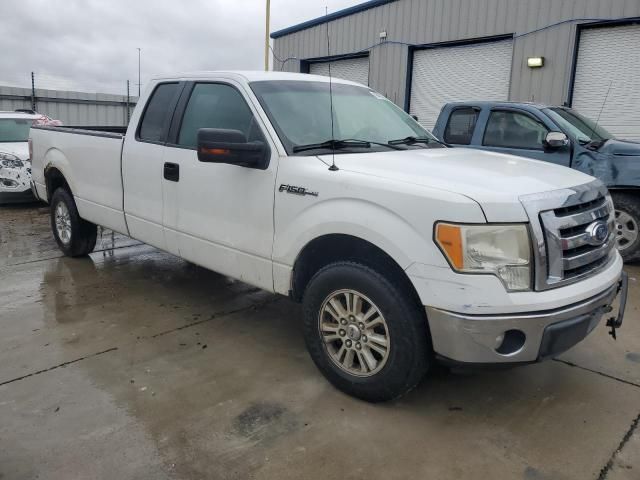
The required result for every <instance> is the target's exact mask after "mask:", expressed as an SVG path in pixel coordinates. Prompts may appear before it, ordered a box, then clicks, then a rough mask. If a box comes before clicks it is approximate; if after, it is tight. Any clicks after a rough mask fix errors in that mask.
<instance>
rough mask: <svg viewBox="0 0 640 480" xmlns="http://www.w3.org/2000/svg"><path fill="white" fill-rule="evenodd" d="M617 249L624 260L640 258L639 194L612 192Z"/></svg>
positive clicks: (631, 260) (629, 260)
mask: <svg viewBox="0 0 640 480" xmlns="http://www.w3.org/2000/svg"><path fill="white" fill-rule="evenodd" d="M612 197H613V204H614V206H615V212H616V223H615V228H616V235H618V250H619V251H620V255H622V258H623V259H624V261H625V262H633V261H638V260H640V196H635V195H631V194H628V193H615V192H614V193H613V194H612Z"/></svg>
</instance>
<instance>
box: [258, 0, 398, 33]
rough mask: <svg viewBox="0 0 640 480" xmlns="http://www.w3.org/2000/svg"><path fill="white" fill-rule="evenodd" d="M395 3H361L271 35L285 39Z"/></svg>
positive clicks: (387, 0) (378, 0) (374, 0)
mask: <svg viewBox="0 0 640 480" xmlns="http://www.w3.org/2000/svg"><path fill="white" fill-rule="evenodd" d="M395 1H396V0H369V1H368V2H364V3H360V4H358V5H354V6H353V7H349V8H344V9H342V10H338V11H337V12H333V13H330V14H328V15H324V16H322V17H318V18H314V19H312V20H307V21H306V22H302V23H298V24H297V25H292V26H291V27H287V28H283V29H282V30H278V31H276V32H273V33H272V34H271V38H280V37H284V36H285V35H289V34H290V33H295V32H299V31H300V30H306V29H307V28H311V27H315V26H316V25H322V24H323V23H327V22H330V21H332V20H337V19H339V18H343V17H348V16H349V15H353V14H354V13H359V12H364V11H365V10H369V9H370V8H375V7H380V6H382V5H386V4H387V3H391V2H395Z"/></svg>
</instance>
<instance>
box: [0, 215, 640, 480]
mask: <svg viewBox="0 0 640 480" xmlns="http://www.w3.org/2000/svg"><path fill="white" fill-rule="evenodd" d="M0 225H1V226H2V228H1V229H0V329H1V332H2V335H0V478H7V479H31V478H36V477H39V478H47V479H70V478H83V479H84V478H118V479H129V478H131V479H147V478H154V479H162V478H179V479H190V478H194V479H195V478H198V479H200V478H238V479H240V478H269V479H282V478H291V479H300V478H323V479H333V478H335V479H344V478H363V477H367V478H369V479H375V478H398V479H404V478H434V479H458V478H523V479H528V480H531V479H588V478H607V479H623V478H624V479H637V478H640V438H639V434H638V427H637V422H638V418H639V417H638V416H639V414H640V363H638V358H640V322H638V320H639V318H640V313H639V312H638V307H639V305H640V287H639V286H638V282H637V280H636V278H637V277H638V276H639V275H640V268H638V267H631V268H629V273H630V276H631V278H632V281H631V292H630V299H629V301H630V305H629V310H628V315H627V318H626V319H625V325H624V327H623V330H622V331H621V336H620V338H619V340H618V341H617V342H613V341H612V340H611V339H610V338H609V337H608V336H607V334H606V329H605V328H604V326H602V325H601V326H600V327H599V328H598V329H597V330H596V331H595V332H594V333H593V334H592V336H591V337H590V338H588V339H587V340H586V341H585V342H584V343H583V344H581V345H579V346H577V347H576V348H574V349H573V350H571V351H569V352H568V353H567V354H565V355H563V356H562V358H561V360H562V361H550V362H546V363H543V364H539V365H532V366H528V367H522V368H518V369H513V370H507V371H497V372H485V373H476V374H472V375H465V376H460V375H451V374H448V373H446V372H445V371H444V370H442V369H436V371H434V372H433V373H432V374H431V375H430V376H429V377H428V378H427V380H426V381H425V382H423V384H422V385H421V386H420V387H419V388H418V389H417V390H416V391H414V392H413V393H412V394H410V395H409V396H407V397H406V398H404V399H402V400H401V401H398V402H395V403H391V404H385V405H369V404H365V403H362V402H359V401H357V400H354V399H352V398H349V397H347V396H345V395H343V394H341V393H339V392H337V391H336V390H334V389H333V388H332V387H331V386H330V385H329V384H327V382H326V381H325V380H324V379H323V378H322V377H321V376H320V374H319V373H318V372H317V370H316V369H315V367H314V365H313V364H312V362H311V360H310V359H309V357H308V355H307V354H306V351H305V348H304V342H303V339H302V332H301V328H300V308H299V306H298V305H296V304H294V303H292V302H290V301H289V300H288V299H286V298H283V297H277V296H275V295H271V294H268V293H266V292H263V291H260V290H258V289H255V288H253V287H251V286H248V285H246V284H243V283H240V282H237V281H234V280H231V279H229V278H227V277H223V276H221V275H218V274H216V273H213V272H209V271H207V270H204V269H202V268H199V267H196V266H194V265H191V264H189V263H187V262H184V261H182V260H180V259H178V258H176V257H173V256H171V255H168V254H165V253H163V252H160V251H158V250H156V249H154V248H151V247H149V246H146V245H141V244H139V243H138V242H134V241H132V240H130V239H128V238H126V237H123V236H121V235H117V234H114V235H113V236H112V235H111V233H110V232H105V233H103V235H102V240H101V243H100V246H101V248H100V250H101V251H97V252H96V253H94V254H92V255H91V256H90V257H88V258H84V259H70V258H65V257H62V256H61V255H60V253H59V251H58V250H57V248H56V246H55V243H54V242H53V239H52V237H51V234H50V232H49V226H48V219H47V210H46V208H44V207H41V206H37V205H36V206H28V207H13V208H10V209H5V208H0ZM563 362H564V363H563ZM572 365H576V366H572ZM618 449H620V451H619V452H617V453H616V451H617V450H618Z"/></svg>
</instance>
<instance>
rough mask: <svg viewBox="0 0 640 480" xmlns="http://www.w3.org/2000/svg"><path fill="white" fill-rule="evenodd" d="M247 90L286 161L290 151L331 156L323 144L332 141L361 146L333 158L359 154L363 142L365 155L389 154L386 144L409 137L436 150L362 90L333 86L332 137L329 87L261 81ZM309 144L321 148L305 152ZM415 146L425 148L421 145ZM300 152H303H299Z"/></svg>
mask: <svg viewBox="0 0 640 480" xmlns="http://www.w3.org/2000/svg"><path fill="white" fill-rule="evenodd" d="M251 88H252V90H253V92H254V93H255V94H256V96H257V97H258V100H259V102H260V104H261V105H262V108H264V110H265V112H266V113H267V116H268V117H269V120H270V121H271V123H272V124H273V126H274V128H275V130H276V132H277V133H278V136H279V137H280V140H281V141H282V143H283V144H284V146H285V148H286V150H287V153H288V154H290V155H291V154H293V153H294V151H295V152H297V153H295V154H296V155H305V154H306V155H316V154H318V150H331V147H330V146H326V145H329V144H327V143H326V142H327V141H328V140H332V138H333V139H339V140H360V141H361V142H360V144H358V143H356V142H351V143H349V142H343V143H344V144H341V148H340V149H339V151H336V153H353V152H354V151H362V148H364V147H363V145H362V144H363V142H371V143H370V145H368V146H366V149H367V151H378V150H384V149H387V148H389V147H391V148H393V145H390V146H388V142H389V141H390V140H396V139H404V138H407V137H415V138H419V139H423V138H428V139H433V144H434V145H437V143H436V142H437V141H436V140H435V138H434V137H433V136H432V135H431V134H430V133H429V132H427V131H426V130H425V129H423V128H422V127H421V126H420V125H419V124H418V122H416V121H415V120H414V119H413V118H411V117H410V116H409V115H407V114H406V113H405V112H404V111H403V110H401V109H400V108H398V107H397V106H396V105H395V104H393V103H392V102H391V101H389V100H387V99H386V98H385V97H383V96H382V95H380V94H378V93H376V92H374V91H373V90H370V89H368V88H366V87H359V86H356V85H347V84H344V83H333V84H332V86H331V90H332V93H333V129H334V134H333V137H332V136H331V114H330V112H331V99H330V97H329V82H312V81H296V80H291V81H289V80H287V81H259V82H253V83H251ZM313 144H324V145H325V147H323V148H307V147H309V146H312V145H313ZM411 145H412V146H413V145H414V144H411ZM415 145H418V148H420V147H422V148H424V146H425V143H424V142H422V143H416V144H415ZM302 146H306V147H305V148H300V147H302ZM438 146H439V145H438ZM295 147H298V148H295ZM395 148H396V149H398V148H399V147H397V146H396V147H395ZM407 148H409V147H407ZM303 152H304V153H303Z"/></svg>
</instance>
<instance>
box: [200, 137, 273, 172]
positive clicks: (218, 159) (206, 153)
mask: <svg viewBox="0 0 640 480" xmlns="http://www.w3.org/2000/svg"><path fill="white" fill-rule="evenodd" d="M198 160H200V161H201V162H209V163H228V164H231V165H239V166H241V167H248V168H258V169H261V170H264V169H265V168H267V166H268V164H269V148H268V147H267V145H266V143H264V142H247V137H246V136H245V134H244V133H242V132H241V131H240V130H227V129H223V128H201V129H200V130H198Z"/></svg>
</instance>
